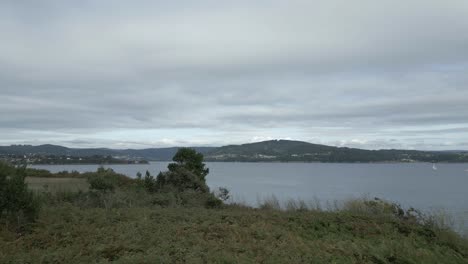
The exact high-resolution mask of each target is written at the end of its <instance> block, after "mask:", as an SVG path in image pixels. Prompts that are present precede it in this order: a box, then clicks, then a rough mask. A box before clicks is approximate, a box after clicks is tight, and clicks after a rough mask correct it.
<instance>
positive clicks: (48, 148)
mask: <svg viewBox="0 0 468 264" xmlns="http://www.w3.org/2000/svg"><path fill="white" fill-rule="evenodd" d="M178 149H179V148H177V147H171V148H148V149H108V148H67V147H62V146H57V145H39V146H31V145H11V146H0V156H5V155H56V156H74V157H90V156H112V157H120V158H141V159H146V160H159V161H167V160H171V159H172V157H173V156H174V154H175V153H176V152H177V150H178ZM195 149H196V150H197V151H198V152H201V153H206V152H207V151H210V150H212V149H213V148H210V147H195Z"/></svg>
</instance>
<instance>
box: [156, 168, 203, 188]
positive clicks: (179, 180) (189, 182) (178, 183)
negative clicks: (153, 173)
mask: <svg viewBox="0 0 468 264" xmlns="http://www.w3.org/2000/svg"><path fill="white" fill-rule="evenodd" d="M156 186H158V187H159V186H160V187H161V188H170V189H173V190H175V191H178V192H183V191H186V190H194V191H197V192H202V193H206V192H209V188H208V185H206V182H205V180H204V179H202V178H200V177H199V176H198V175H196V174H195V173H193V172H191V171H189V170H187V169H184V168H177V169H176V170H174V171H168V172H164V173H160V174H159V175H158V177H157V180H156Z"/></svg>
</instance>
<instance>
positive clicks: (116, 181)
mask: <svg viewBox="0 0 468 264" xmlns="http://www.w3.org/2000/svg"><path fill="white" fill-rule="evenodd" d="M83 177H86V178H87V179H88V182H89V185H90V189H91V190H98V191H113V190H114V189H115V188H116V187H123V188H127V187H130V186H134V185H136V183H137V181H136V180H134V179H130V178H129V177H127V176H125V175H123V174H118V173H116V172H114V170H112V169H110V168H107V169H106V168H104V167H100V168H98V169H97V171H96V172H94V173H85V174H83Z"/></svg>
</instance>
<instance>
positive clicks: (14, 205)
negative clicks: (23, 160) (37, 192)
mask: <svg viewBox="0 0 468 264" xmlns="http://www.w3.org/2000/svg"><path fill="white" fill-rule="evenodd" d="M25 169H26V168H25V167H21V168H15V167H12V166H10V165H8V164H5V163H2V162H0V218H5V219H6V220H7V222H16V224H18V225H19V226H21V225H23V224H26V223H29V222H33V221H35V220H36V219H37V217H38V214H39V209H40V203H39V200H38V199H36V197H35V196H34V194H33V193H32V191H30V190H29V189H28V187H27V185H26V183H25V181H24V180H25Z"/></svg>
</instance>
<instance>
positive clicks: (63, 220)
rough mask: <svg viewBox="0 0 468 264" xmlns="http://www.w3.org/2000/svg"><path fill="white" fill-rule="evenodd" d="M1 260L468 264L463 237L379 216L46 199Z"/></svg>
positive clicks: (10, 237)
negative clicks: (126, 205) (117, 205)
mask: <svg viewBox="0 0 468 264" xmlns="http://www.w3.org/2000/svg"><path fill="white" fill-rule="evenodd" d="M0 248H1V252H0V263H110V262H113V263H468V243H467V241H466V240H463V239H462V238H460V237H459V236H458V235H456V234H455V233H453V232H450V231H448V230H439V229H434V228H429V227H425V226H423V225H418V224H414V223H410V222H404V221H400V220H397V219H394V218H392V217H389V216H383V215H374V216H373V215H369V214H360V213H353V212H320V211H278V210H272V209H252V208H246V207H242V206H227V207H225V208H223V209H206V208H203V207H197V208H187V207H183V206H180V207H170V208H162V207H160V206H146V207H136V208H108V209H106V208H82V207H80V206H76V205H74V204H73V203H66V202H64V203H62V204H61V205H58V206H47V207H45V208H43V210H42V211H41V214H40V217H39V220H38V221H37V223H35V224H34V225H33V227H32V229H31V230H30V231H29V232H27V233H25V234H22V235H18V234H17V233H15V232H12V231H8V230H6V229H4V230H2V231H1V233H0Z"/></svg>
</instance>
